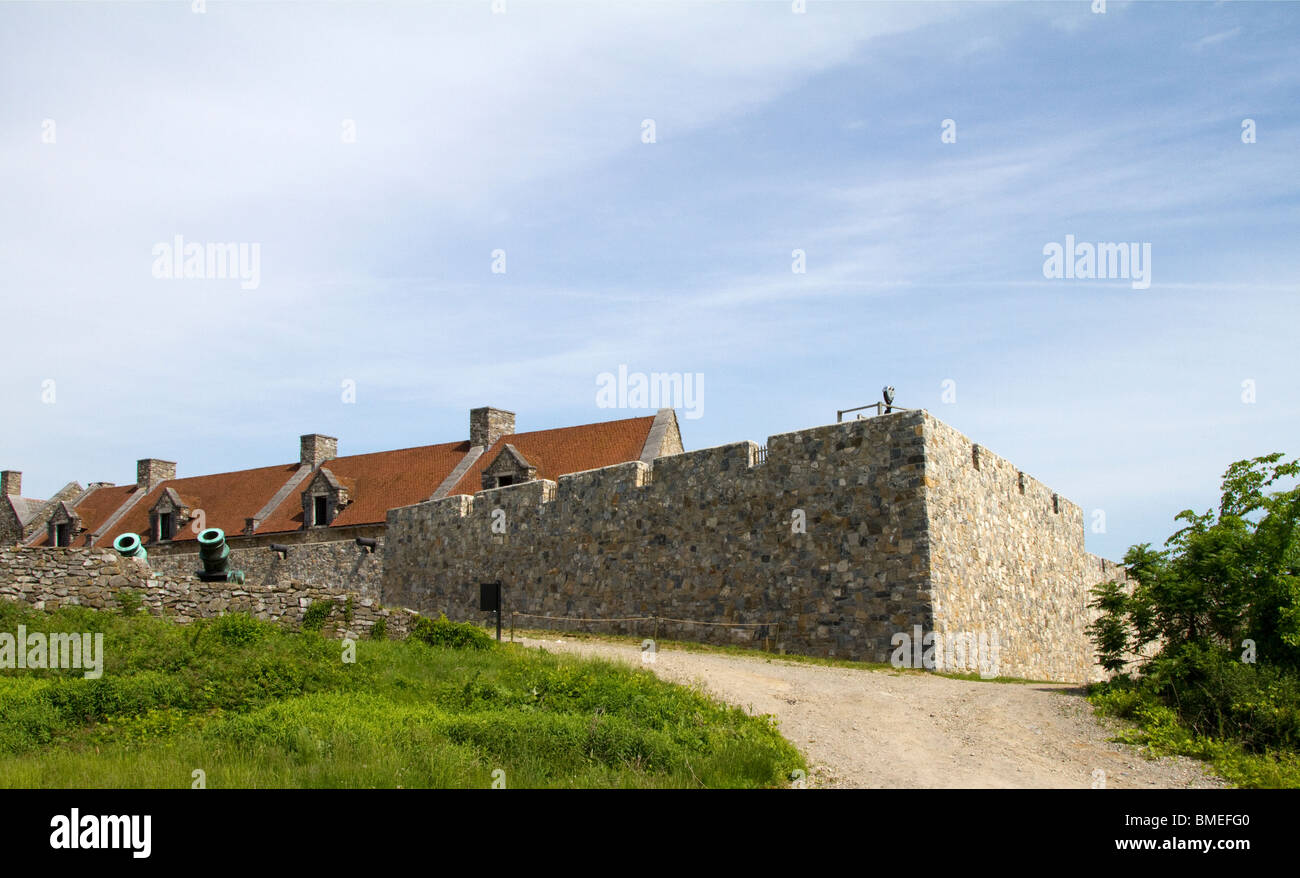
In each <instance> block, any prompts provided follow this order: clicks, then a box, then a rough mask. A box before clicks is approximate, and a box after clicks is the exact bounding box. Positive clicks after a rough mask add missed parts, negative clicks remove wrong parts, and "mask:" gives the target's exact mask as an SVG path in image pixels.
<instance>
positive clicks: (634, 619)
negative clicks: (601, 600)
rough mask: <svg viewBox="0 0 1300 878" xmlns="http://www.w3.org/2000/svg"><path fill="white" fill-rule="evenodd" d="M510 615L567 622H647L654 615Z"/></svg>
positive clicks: (512, 612)
mask: <svg viewBox="0 0 1300 878" xmlns="http://www.w3.org/2000/svg"><path fill="white" fill-rule="evenodd" d="M510 615H512V616H527V617H529V618H530V619H560V620H564V621H569V622H649V621H651V620H652V619H654V618H655V617H654V616H621V617H619V618H617V619H587V618H584V617H583V616H539V615H538V614H537V613H518V612H514V611H511V613H510Z"/></svg>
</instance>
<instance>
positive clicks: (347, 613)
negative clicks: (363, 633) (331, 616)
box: [343, 595, 354, 625]
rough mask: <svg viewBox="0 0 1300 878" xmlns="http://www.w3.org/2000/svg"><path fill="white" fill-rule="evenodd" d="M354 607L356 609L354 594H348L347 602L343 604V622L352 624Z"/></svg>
mask: <svg viewBox="0 0 1300 878" xmlns="http://www.w3.org/2000/svg"><path fill="white" fill-rule="evenodd" d="M353 609H354V606H353V603H352V595H348V599H347V602H346V603H344V604H343V622H344V624H347V625H351V624H352V611H353Z"/></svg>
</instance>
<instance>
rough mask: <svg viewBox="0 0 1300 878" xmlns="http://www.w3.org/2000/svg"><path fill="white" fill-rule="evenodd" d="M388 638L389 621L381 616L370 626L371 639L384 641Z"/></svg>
mask: <svg viewBox="0 0 1300 878" xmlns="http://www.w3.org/2000/svg"><path fill="white" fill-rule="evenodd" d="M386 637H388V620H387V619H385V618H384V617H383V616H380V617H379V618H378V619H376V620H375V624H373V625H371V626H370V639H371V640H383V639H385V638H386Z"/></svg>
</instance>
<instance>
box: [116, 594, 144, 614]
mask: <svg viewBox="0 0 1300 878" xmlns="http://www.w3.org/2000/svg"><path fill="white" fill-rule="evenodd" d="M117 606H118V607H119V608H120V609H121V611H122V615H123V616H134V615H135V614H136V613H138V612H140V608H141V607H142V606H144V600H143V599H142V598H141V597H140V596H139V595H138V594H136V593H135V592H134V591H132V590H131V589H129V588H124V589H122V590H121V591H119V592H118V593H117Z"/></svg>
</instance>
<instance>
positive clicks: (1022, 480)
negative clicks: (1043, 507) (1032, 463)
mask: <svg viewBox="0 0 1300 878" xmlns="http://www.w3.org/2000/svg"><path fill="white" fill-rule="evenodd" d="M1016 481H1017V482H1019V483H1020V493H1022V494H1023V493H1025V474H1024V473H1019V474H1018V475H1017V477H1016Z"/></svg>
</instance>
